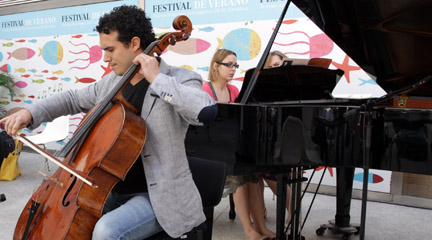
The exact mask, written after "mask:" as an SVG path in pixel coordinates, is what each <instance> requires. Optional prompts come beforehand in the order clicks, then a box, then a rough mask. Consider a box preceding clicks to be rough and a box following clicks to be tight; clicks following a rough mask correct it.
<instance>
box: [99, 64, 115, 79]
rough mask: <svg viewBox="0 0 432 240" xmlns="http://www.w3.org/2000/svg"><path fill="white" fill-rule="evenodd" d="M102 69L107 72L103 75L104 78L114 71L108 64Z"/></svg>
mask: <svg viewBox="0 0 432 240" xmlns="http://www.w3.org/2000/svg"><path fill="white" fill-rule="evenodd" d="M101 67H102V69H103V70H104V71H105V72H104V74H103V75H102V77H105V75H107V74H108V73H110V72H111V71H112V69H111V65H109V63H108V64H107V66H106V67H104V66H102V65H101Z"/></svg>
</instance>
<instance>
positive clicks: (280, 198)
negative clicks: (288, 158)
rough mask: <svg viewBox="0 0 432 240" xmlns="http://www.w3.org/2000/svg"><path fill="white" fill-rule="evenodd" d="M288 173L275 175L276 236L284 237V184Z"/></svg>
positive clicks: (280, 238) (285, 184)
mask: <svg viewBox="0 0 432 240" xmlns="http://www.w3.org/2000/svg"><path fill="white" fill-rule="evenodd" d="M287 178H288V173H283V174H278V175H277V194H276V196H277V198H276V238H277V239H279V240H282V239H286V234H285V207H286V193H285V192H286V186H287V184H288V182H287Z"/></svg>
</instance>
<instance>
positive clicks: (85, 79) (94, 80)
mask: <svg viewBox="0 0 432 240" xmlns="http://www.w3.org/2000/svg"><path fill="white" fill-rule="evenodd" d="M75 78H76V82H75V83H78V82H80V83H92V82H96V79H93V78H77V77H75Z"/></svg>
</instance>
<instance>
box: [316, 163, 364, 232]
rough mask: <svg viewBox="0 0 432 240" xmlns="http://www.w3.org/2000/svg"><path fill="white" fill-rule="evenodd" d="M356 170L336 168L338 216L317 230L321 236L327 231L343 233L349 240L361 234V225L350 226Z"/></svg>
mask: <svg viewBox="0 0 432 240" xmlns="http://www.w3.org/2000/svg"><path fill="white" fill-rule="evenodd" d="M354 171H355V168H350V167H340V168H336V215H335V220H330V221H329V223H328V224H322V225H321V226H320V228H319V229H317V230H316V234H317V235H319V236H322V235H324V232H325V230H326V229H329V230H331V231H332V232H333V233H343V234H344V236H343V239H348V238H349V237H350V236H351V235H352V234H358V233H359V232H360V225H358V224H354V225H351V224H350V220H351V216H350V209H351V198H352V189H353V182H354Z"/></svg>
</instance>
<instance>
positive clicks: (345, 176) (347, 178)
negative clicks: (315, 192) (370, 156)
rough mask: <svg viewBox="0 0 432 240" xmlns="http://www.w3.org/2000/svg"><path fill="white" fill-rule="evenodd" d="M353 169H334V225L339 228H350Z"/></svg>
mask: <svg viewBox="0 0 432 240" xmlns="http://www.w3.org/2000/svg"><path fill="white" fill-rule="evenodd" d="M354 170H355V169H354V168H348V167H341V168H336V215H335V225H336V226H337V227H339V228H344V227H349V226H350V219H351V216H350V209H351V197H352V188H353V182H354Z"/></svg>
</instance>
